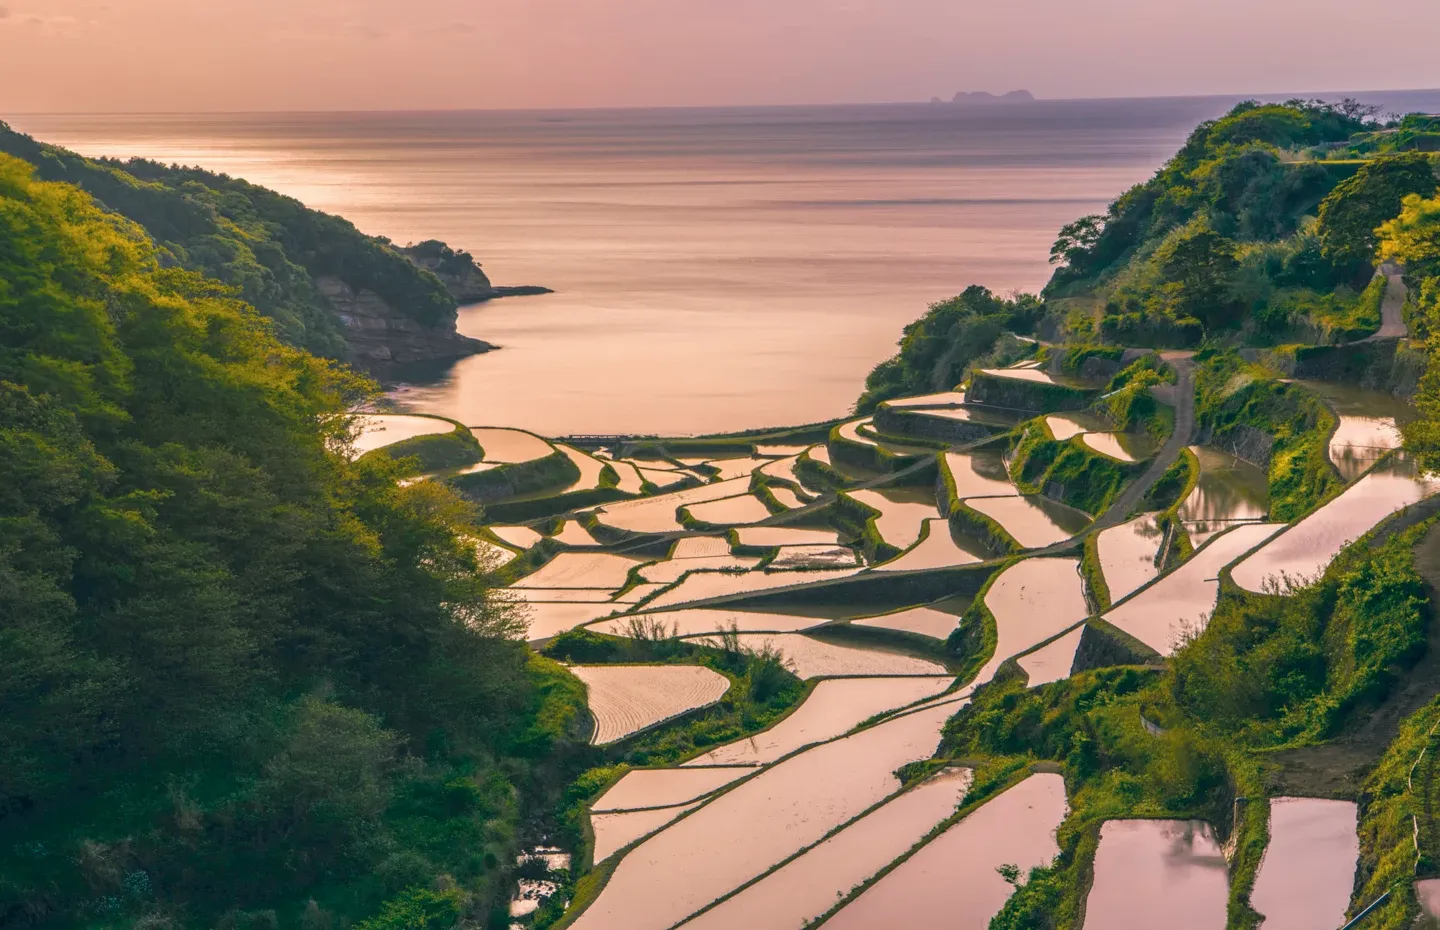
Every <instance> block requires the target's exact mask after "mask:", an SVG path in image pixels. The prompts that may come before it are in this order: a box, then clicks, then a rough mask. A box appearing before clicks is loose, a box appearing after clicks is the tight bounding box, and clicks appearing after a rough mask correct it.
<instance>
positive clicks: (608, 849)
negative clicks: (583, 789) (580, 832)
mask: <svg viewBox="0 0 1440 930" xmlns="http://www.w3.org/2000/svg"><path fill="white" fill-rule="evenodd" d="M696 807H699V804H685V805H681V806H679V807H664V808H658V809H656V810H647V811H622V812H620V813H614V814H591V815H590V829H591V830H592V831H593V832H594V834H595V851H594V859H595V861H596V862H603V861H605V860H606V859H609V858H610V857H611V856H613V855H615V853H617V852H619V851H620V850H621V849H624V848H625V847H626V846H629V845H630V844H631V843H633V842H635V841H636V840H638V839H640V838H641V837H642V836H647V835H649V834H651V833H654V832H655V831H656V830H659V829H660V828H661V827H664V826H665V825H667V824H669V823H670V822H671V821H674V820H676V819H677V818H679V817H680V816H681V815H682V814H685V813H687V812H689V811H692V810H694V809H695V808H696Z"/></svg>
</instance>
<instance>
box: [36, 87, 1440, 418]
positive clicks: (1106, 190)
mask: <svg viewBox="0 0 1440 930" xmlns="http://www.w3.org/2000/svg"><path fill="white" fill-rule="evenodd" d="M1412 96H1413V95H1412ZM1429 96H1430V97H1431V98H1434V97H1435V95H1433V94H1432V95H1429ZM1232 102H1233V100H1232V99H1229V98H1226V99H1221V98H1213V97H1212V98H1170V99H1143V100H1107V101H1042V102H1039V103H1036V104H1033V105H1025V106H1015V107H993V108H983V107H982V108H974V107H972V108H957V107H944V106H941V107H931V106H925V105H892V106H868V107H813V108H809V107H784V108H763V109H694V110H628V111H574V112H566V111H547V112H525V113H515V112H511V113H501V112H486V113H450V112H447V113H402V114H284V115H223V116H219V115H210V116H203V115H202V116H192V115H186V116H150V115H146V116H121V117H117V116H104V117H95V116H73V115H67V116H24V117H16V118H14V119H13V120H12V122H13V124H14V125H15V126H16V127H17V128H19V129H22V130H24V131H27V132H31V133H33V134H35V135H36V136H38V137H40V138H42V139H45V140H47V141H52V142H56V143H59V144H61V145H66V146H69V147H71V148H74V149H77V150H79V151H81V152H83V153H85V154H90V155H112V156H118V157H129V156H144V157H147V158H155V159H159V160H162V161H167V162H181V163H186V164H198V165H202V166H204V167H207V168H210V169H213V170H217V171H223V172H227V173H229V174H232V175H237V176H241V177H245V178H248V179H250V180H252V181H254V182H256V183H259V184H264V185H266V186H268V187H273V188H275V189H277V190H280V191H283V192H285V193H287V194H291V195H293V196H295V197H297V198H299V199H301V200H303V201H304V202H305V203H307V204H309V205H310V206H312V207H315V208H318V209H321V210H325V211H328V212H333V213H339V214H342V215H344V216H345V217H347V218H349V219H351V220H352V221H354V223H355V224H356V225H357V226H359V227H360V228H361V229H362V230H364V231H365V232H368V233H373V234H378V235H383V236H388V237H389V238H391V239H393V240H395V241H397V242H402V243H403V242H409V241H418V240H421V239H428V238H440V239H444V240H445V241H447V242H449V243H450V244H452V245H454V246H456V247H459V248H464V249H468V250H470V251H471V252H473V253H474V254H475V256H476V257H477V258H478V259H479V260H480V261H481V262H482V264H483V265H484V267H485V270H486V271H487V272H488V273H489V274H490V276H491V278H492V279H493V280H495V282H496V283H499V284H543V285H546V286H548V287H551V288H554V289H555V291H556V293H555V294H553V295H549V296H543V297H527V298H509V299H504V300H499V301H493V302H490V303H487V304H483V305H478V306H475V307H470V308H465V309H463V310H462V311H461V315H460V328H461V330H462V331H463V332H465V333H468V334H470V335H474V336H477V337H480V338H482V339H485V340H488V341H490V342H493V343H496V344H498V345H501V346H503V347H504V348H503V349H502V350H501V351H497V352H491V353H488V354H485V355H481V356H476V357H473V358H469V359H466V360H464V361H461V362H460V363H458V364H457V365H455V366H454V367H453V368H451V369H450V370H449V371H448V372H445V373H443V374H441V375H439V376H438V377H437V379H436V380H434V381H433V382H431V383H427V384H423V385H406V386H402V387H401V388H399V389H397V390H396V391H395V396H396V398H397V399H399V400H400V401H401V402H402V403H404V404H406V405H408V406H411V407H413V408H414V409H419V410H426V411H433V412H438V413H443V414H446V415H449V416H453V417H456V418H458V419H461V420H463V421H465V422H466V423H468V424H471V425H503V426H523V427H527V428H530V429H534V430H537V431H540V432H543V433H547V434H569V433H610V432H645V433H661V434H693V433H702V432H714V431H720V430H731V429H743V428H749V427H757V426H766V425H781V424H791V423H803V422H810V421H815V420H821V419H825V418H828V417H833V416H837V415H840V414H843V413H845V412H846V411H847V410H848V409H849V407H850V405H851V404H852V403H853V402H854V400H855V398H856V396H857V395H858V394H859V393H860V390H861V387H862V384H863V381H864V377H865V374H866V373H867V372H868V371H869V370H870V368H871V367H872V366H873V365H874V364H875V363H876V362H878V361H880V360H882V359H883V358H885V357H887V356H888V355H890V354H892V353H893V352H894V350H895V343H896V340H897V339H898V338H899V336H900V331H901V328H902V327H903V326H904V325H905V324H906V323H909V322H910V321H911V320H913V319H915V318H916V317H918V316H919V315H920V314H921V313H922V312H924V310H925V308H926V306H927V305H928V304H930V303H931V302H933V301H936V300H942V299H944V298H946V297H950V296H952V295H954V294H956V293H958V292H959V291H961V290H963V289H964V288H965V287H966V286H967V285H969V284H984V285H986V286H988V287H990V288H993V289H994V290H996V291H1000V292H1008V291H1011V290H1015V289H1024V290H1033V289H1037V288H1039V287H1040V286H1042V285H1043V284H1044V282H1045V280H1046V278H1047V277H1048V274H1049V267H1048V265H1047V263H1046V257H1047V253H1048V250H1049V247H1050V244H1051V242H1052V241H1053V239H1054V236H1055V232H1056V230H1057V229H1058V228H1059V227H1060V226H1061V225H1062V224H1064V223H1066V222H1069V221H1070V220H1072V219H1074V218H1075V217H1078V216H1080V215H1082V214H1085V213H1091V212H1095V211H1097V210H1101V209H1103V207H1104V205H1105V204H1106V203H1107V202H1108V201H1109V200H1111V199H1113V198H1114V197H1115V196H1116V195H1117V194H1119V193H1120V192H1121V191H1123V190H1124V189H1125V188H1127V187H1128V186H1130V185H1131V184H1134V183H1136V182H1138V181H1141V180H1143V179H1144V178H1146V177H1147V176H1149V175H1150V174H1151V173H1152V172H1153V171H1154V170H1155V168H1156V167H1157V166H1158V165H1159V164H1160V163H1161V162H1162V161H1163V160H1164V159H1165V158H1166V157H1168V156H1169V155H1170V154H1171V153H1172V152H1173V151H1174V150H1175V148H1176V147H1177V146H1178V145H1179V143H1180V142H1181V140H1182V139H1183V138H1184V137H1185V135H1186V134H1187V133H1188V132H1189V131H1190V129H1191V128H1192V127H1193V126H1194V125H1195V124H1196V123H1197V122H1199V121H1200V120H1202V119H1206V118H1209V117H1213V116H1216V115H1218V114H1220V113H1222V112H1224V110H1225V109H1227V108H1228V107H1229V106H1230V105H1231V103H1232ZM1386 102H1387V103H1388V104H1389V105H1391V106H1393V107H1395V108H1397V109H1398V108H1402V107H1403V108H1407V109H1408V108H1412V107H1417V106H1419V105H1418V104H1417V103H1416V102H1415V101H1413V100H1410V99H1405V100H1402V101H1400V102H1391V101H1388V100H1387V101H1386ZM1423 102H1424V101H1422V102H1421V103H1422V104H1423ZM1429 103H1430V105H1431V106H1434V105H1435V104H1436V103H1440V100H1434V99H1432V100H1430V101H1429Z"/></svg>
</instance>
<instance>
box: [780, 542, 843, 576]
mask: <svg viewBox="0 0 1440 930" xmlns="http://www.w3.org/2000/svg"><path fill="white" fill-rule="evenodd" d="M859 562H860V557H859V556H858V555H857V554H856V553H855V550H854V549H847V548H845V547H844V546H781V547H780V548H779V549H777V550H776V553H775V558H773V559H771V560H770V564H769V565H767V566H766V567H767V568H769V569H771V570H773V571H779V570H782V569H806V568H844V567H846V566H850V565H857V564H859Z"/></svg>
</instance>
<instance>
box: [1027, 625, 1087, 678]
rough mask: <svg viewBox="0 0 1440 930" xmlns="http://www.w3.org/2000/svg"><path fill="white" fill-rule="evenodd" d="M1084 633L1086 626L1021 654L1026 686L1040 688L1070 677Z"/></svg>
mask: <svg viewBox="0 0 1440 930" xmlns="http://www.w3.org/2000/svg"><path fill="white" fill-rule="evenodd" d="M1084 634H1085V630H1084V628H1079V629H1074V630H1071V631H1070V632H1069V633H1066V634H1065V635H1064V636H1061V637H1059V638H1058V639H1056V640H1055V641H1054V642H1052V643H1048V644H1047V645H1044V646H1041V647H1040V648H1039V649H1036V650H1035V651H1034V652H1031V653H1029V654H1027V655H1023V656H1021V657H1020V658H1019V659H1018V660H1017V661H1018V662H1019V664H1020V668H1022V669H1024V671H1025V679H1026V686H1027V687H1030V688H1038V687H1039V686H1040V685H1046V684H1049V683H1050V682H1052V681H1059V680H1060V679H1062V678H1069V677H1070V670H1071V669H1072V668H1074V667H1075V653H1077V652H1079V651H1080V639H1081V637H1083V636H1084Z"/></svg>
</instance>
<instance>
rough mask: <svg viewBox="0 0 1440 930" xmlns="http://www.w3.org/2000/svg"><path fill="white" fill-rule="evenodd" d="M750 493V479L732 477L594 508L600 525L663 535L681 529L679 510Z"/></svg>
mask: <svg viewBox="0 0 1440 930" xmlns="http://www.w3.org/2000/svg"><path fill="white" fill-rule="evenodd" d="M749 490H750V479H749V478H734V479H731V480H730V481H719V482H716V483H715V484H706V485H702V486H700V487H698V488H687V489H686V490H684V491H675V492H672V493H670V494H661V495H658V496H656V497H645V498H641V499H639V500H633V501H619V502H617V503H609V504H604V505H602V506H600V507H597V508H596V509H595V512H596V513H597V514H599V519H600V522H601V523H603V524H605V525H606V526H613V527H615V528H617V529H622V530H631V531H633V532H636V533H666V532H673V531H676V530H681V529H684V527H682V526H681V525H680V521H679V520H678V519H677V516H676V511H677V510H678V509H679V508H680V507H682V506H684V505H687V504H698V503H701V502H704V501H714V500H719V499H721V498H722V497H734V496H736V495H737V494H745V493H748V492H749Z"/></svg>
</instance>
